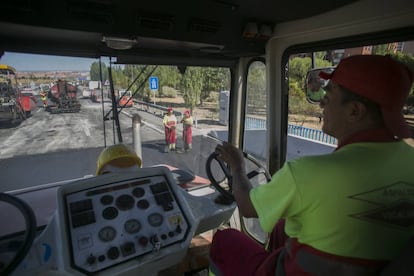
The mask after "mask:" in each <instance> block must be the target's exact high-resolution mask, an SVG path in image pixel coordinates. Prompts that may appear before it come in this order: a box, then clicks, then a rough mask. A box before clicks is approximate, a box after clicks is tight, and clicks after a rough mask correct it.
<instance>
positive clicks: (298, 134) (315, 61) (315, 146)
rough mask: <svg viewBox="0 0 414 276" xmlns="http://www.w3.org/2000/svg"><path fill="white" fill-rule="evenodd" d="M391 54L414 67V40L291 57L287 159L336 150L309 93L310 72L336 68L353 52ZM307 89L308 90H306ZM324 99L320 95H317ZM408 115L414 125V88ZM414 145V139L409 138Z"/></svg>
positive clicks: (334, 141) (410, 122) (409, 99)
mask: <svg viewBox="0 0 414 276" xmlns="http://www.w3.org/2000/svg"><path fill="white" fill-rule="evenodd" d="M360 54H363V55H374V54H375V55H390V56H391V57H393V58H394V59H396V60H398V61H400V62H403V63H405V64H406V65H407V66H408V67H410V68H411V70H414V56H413V54H414V41H405V42H390V43H386V44H379V45H363V46H360V47H354V48H345V49H334V50H327V51H321V52H313V53H300V54H294V55H291V56H290V57H289V122H288V143H287V156H286V159H287V160H292V159H295V158H298V157H300V156H305V155H314V154H324V153H329V152H332V151H333V150H334V149H335V147H336V146H337V141H336V139H335V138H334V137H332V136H329V135H327V134H326V133H324V132H323V131H322V125H323V120H324V118H323V115H322V109H321V108H320V107H319V99H317V100H316V101H315V100H314V98H312V95H309V93H310V91H313V90H312V89H311V88H310V86H311V85H312V80H313V78H312V77H310V78H308V79H306V73H307V72H308V71H309V70H311V69H313V68H332V69H334V68H335V66H336V65H337V64H338V63H339V62H340V61H341V59H343V58H346V57H349V56H353V55H360ZM305 90H306V91H305ZM316 98H320V97H316ZM403 113H404V117H405V119H406V121H407V123H408V124H409V125H410V126H411V128H412V129H413V127H414V88H413V87H412V88H411V92H410V94H409V96H408V100H407V103H406V105H404V107H403ZM407 142H408V143H409V144H412V145H414V143H413V139H407Z"/></svg>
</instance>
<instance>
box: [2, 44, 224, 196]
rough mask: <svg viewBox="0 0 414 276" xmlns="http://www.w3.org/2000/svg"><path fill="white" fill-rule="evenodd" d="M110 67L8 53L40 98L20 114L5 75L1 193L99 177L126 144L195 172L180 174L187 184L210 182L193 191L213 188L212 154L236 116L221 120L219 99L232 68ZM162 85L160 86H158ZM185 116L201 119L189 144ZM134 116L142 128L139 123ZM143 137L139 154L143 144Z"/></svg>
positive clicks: (5, 59) (150, 162) (20, 79)
mask: <svg viewBox="0 0 414 276" xmlns="http://www.w3.org/2000/svg"><path fill="white" fill-rule="evenodd" d="M29 60H30V63H29V62H27V61H29ZM101 61H102V62H101V65H100V63H99V60H98V59H84V58H68V57H57V56H43V55H27V54H20V53H8V52H6V53H5V54H4V55H3V56H2V58H1V60H0V63H1V64H7V65H9V66H12V67H14V68H15V69H16V76H17V83H16V85H15V87H16V89H18V90H19V91H23V89H24V88H25V87H26V88H28V89H30V92H31V93H32V94H33V96H31V97H30V99H29V101H28V102H29V103H30V104H29V106H28V107H27V108H26V107H25V109H22V108H17V106H16V105H15V103H14V105H12V104H11V102H12V101H15V100H16V95H17V94H16V93H15V92H7V91H9V90H7V89H8V85H9V83H8V80H9V79H10V77H8V76H7V75H6V76H2V77H0V81H1V91H0V93H1V94H0V101H1V106H0V108H1V109H0V111H1V112H0V137H1V139H0V168H2V170H1V171H2V183H1V184H2V185H1V187H0V189H1V191H2V192H4V191H12V190H18V189H23V188H28V187H34V186H38V185H43V184H50V183H56V182H62V183H63V182H65V181H68V180H74V179H78V178H83V177H85V176H91V175H95V172H96V164H97V158H98V155H99V153H100V152H101V150H102V149H103V148H104V147H105V145H107V146H109V145H112V144H114V143H118V142H120V141H121V140H122V142H123V143H124V144H126V145H128V146H129V147H130V148H132V149H135V150H137V152H140V157H141V159H142V165H143V166H156V165H167V166H170V168H171V169H172V170H175V169H180V170H184V171H185V172H188V173H189V174H185V173H183V172H177V174H174V176H177V180H178V181H180V179H181V178H180V177H183V176H188V175H197V176H201V177H202V178H204V179H201V180H200V181H199V182H198V183H197V185H195V186H194V187H193V186H192V187H185V188H187V189H193V188H197V187H198V186H199V185H206V184H208V183H209V182H208V181H207V180H206V179H205V178H207V175H206V173H205V164H206V160H207V157H208V156H209V155H210V154H211V153H212V152H213V151H214V148H215V146H216V144H217V143H219V142H220V140H226V139H227V129H228V117H226V116H225V115H226V114H221V113H220V94H221V93H220V92H221V91H229V90H230V70H229V69H228V68H211V67H187V68H185V70H178V69H177V67H175V66H145V65H120V64H112V65H110V60H109V59H108V58H106V59H104V58H102V60H101ZM109 68H111V72H112V75H111V76H112V78H110V77H109V70H108V69H109ZM100 69H102V70H100ZM181 69H182V68H181ZM1 71H3V70H1ZM153 78H156V80H157V81H156V82H155V83H150V80H151V79H153ZM111 79H112V81H113V88H114V95H113V97H114V99H115V101H116V103H117V106H116V110H117V114H118V117H119V126H118V125H117V124H116V121H115V116H114V113H113V109H112V103H111V99H112V94H111V93H110V91H111V90H110V87H111V85H110V80H111ZM10 91H11V90H10ZM25 91H28V90H25ZM125 91H130V92H125ZM6 92H7V93H6ZM43 92H44V93H45V94H43ZM25 93H26V92H25ZM121 94H122V95H126V96H127V97H120V96H121ZM21 95H22V96H25V97H26V94H21ZM130 95H132V99H130ZM129 103H131V104H129ZM169 107H171V108H172V109H173V113H174V115H175V119H176V126H175V135H176V140H175V147H174V149H171V148H170V149H168V146H167V145H166V135H165V129H164V125H163V119H164V115H165V113H166V112H167V110H168V108H169ZM227 108H228V107H227ZM16 110H17V111H16ZM22 110H23V111H22ZM186 110H188V111H189V114H190V115H191V116H192V119H193V120H192V121H191V123H192V124H191V130H192V134H191V138H192V140H191V141H190V140H189V139H187V140H185V139H184V135H185V133H184V131H183V130H184V121H183V119H184V113H185V111H186ZM12 111H13V112H12ZM14 111H16V112H14ZM227 111H228V109H227ZM135 114H138V115H139V117H140V119H141V124H134V123H133V116H134V115H135ZM138 131H139V132H138ZM137 137H139V139H138V140H139V142H140V143H141V145H140V146H139V147H135V146H134V142H137V139H136V138H137ZM6 168H7V169H6Z"/></svg>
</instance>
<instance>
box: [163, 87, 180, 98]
mask: <svg viewBox="0 0 414 276" xmlns="http://www.w3.org/2000/svg"><path fill="white" fill-rule="evenodd" d="M162 91H163V97H167V98H176V97H177V89H175V88H172V87H169V86H163V87H162Z"/></svg>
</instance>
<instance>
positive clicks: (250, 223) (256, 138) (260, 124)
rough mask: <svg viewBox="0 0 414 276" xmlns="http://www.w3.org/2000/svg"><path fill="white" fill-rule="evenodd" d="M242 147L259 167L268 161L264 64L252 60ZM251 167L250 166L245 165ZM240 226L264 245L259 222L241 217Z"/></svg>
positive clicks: (257, 182) (260, 178) (255, 181)
mask: <svg viewBox="0 0 414 276" xmlns="http://www.w3.org/2000/svg"><path fill="white" fill-rule="evenodd" d="M245 108H246V109H245V126H244V147H243V150H244V151H245V152H246V153H248V154H250V155H252V156H253V157H254V158H255V159H256V160H257V161H259V163H260V164H262V165H263V166H266V158H267V154H266V151H267V147H266V145H267V135H266V131H267V127H266V121H267V99H266V65H265V63H264V62H263V61H261V60H256V61H253V62H252V63H251V64H250V66H249V70H248V73H247V91H246V107H245ZM247 166H253V164H247ZM251 182H252V184H253V185H260V184H264V183H266V182H267V181H266V178H265V177H264V176H263V175H259V176H258V177H254V178H252V179H251ZM242 223H243V226H244V229H245V231H246V232H248V233H249V234H250V235H251V236H252V237H253V238H254V239H256V240H257V241H259V242H262V243H264V242H265V240H266V233H264V232H263V230H262V229H261V227H260V224H259V221H258V219H255V218H249V219H247V218H243V222H242Z"/></svg>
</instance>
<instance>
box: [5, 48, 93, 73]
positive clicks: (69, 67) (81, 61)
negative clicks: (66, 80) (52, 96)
mask: <svg viewBox="0 0 414 276" xmlns="http://www.w3.org/2000/svg"><path fill="white" fill-rule="evenodd" d="M95 61H99V60H98V59H91V58H75V57H60V56H48V55H33V54H20V53H11V52H5V53H4V55H3V56H2V57H1V58H0V63H2V64H7V65H9V66H12V67H14V68H15V69H16V70H17V72H19V71H20V72H27V71H89V70H90V67H91V64H92V63H93V62H95Z"/></svg>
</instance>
